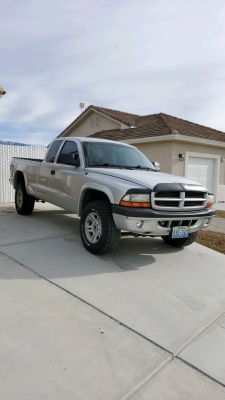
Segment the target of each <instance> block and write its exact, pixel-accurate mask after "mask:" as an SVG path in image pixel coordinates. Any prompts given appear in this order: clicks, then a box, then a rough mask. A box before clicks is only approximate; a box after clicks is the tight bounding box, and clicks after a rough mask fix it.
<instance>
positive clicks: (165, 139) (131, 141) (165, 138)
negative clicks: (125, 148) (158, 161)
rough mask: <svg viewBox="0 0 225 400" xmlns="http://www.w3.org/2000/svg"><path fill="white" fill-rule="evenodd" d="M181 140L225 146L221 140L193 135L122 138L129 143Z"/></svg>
mask: <svg viewBox="0 0 225 400" xmlns="http://www.w3.org/2000/svg"><path fill="white" fill-rule="evenodd" d="M172 140H174V141H180V142H189V143H196V144H197V143H199V144H205V145H210V146H214V147H224V148H225V142H220V141H216V140H210V139H203V138H195V137H191V136H186V135H180V134H179V135H177V134H173V135H163V136H153V137H150V138H146V137H145V138H139V139H138V138H137V139H128V140H120V141H121V142H124V143H129V144H138V143H148V142H163V141H172Z"/></svg>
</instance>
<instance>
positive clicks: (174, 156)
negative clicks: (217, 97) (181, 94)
mask: <svg viewBox="0 0 225 400" xmlns="http://www.w3.org/2000/svg"><path fill="white" fill-rule="evenodd" d="M60 136H92V137H96V138H105V139H112V140H118V141H122V142H126V143H130V144H132V145H134V146H136V147H138V148H139V149H140V150H141V151H142V152H143V153H145V154H146V155H147V157H149V158H150V159H151V160H152V161H158V162H159V163H160V165H161V171H163V172H169V173H173V174H176V175H180V176H185V177H188V178H190V179H194V180H196V181H198V182H200V183H201V184H202V185H204V186H206V187H207V188H208V189H209V190H211V191H213V193H214V194H215V196H216V201H218V202H219V201H225V133H224V132H220V131H217V130H215V129H211V128H208V127H205V126H202V125H198V124H195V123H192V122H188V121H185V120H182V119H180V118H176V117H172V116H170V115H166V114H163V113H160V114H152V115H145V116H139V115H135V114H129V113H125V112H121V111H116V110H111V109H107V108H103V107H97V106H92V105H91V106H89V107H88V108H87V109H86V110H84V111H83V113H82V114H80V115H79V116H78V118H76V119H75V120H74V121H73V122H72V123H71V124H70V125H69V126H68V127H67V128H66V129H65V130H64V131H63V132H62V133H61V134H60V135H59V137H60Z"/></svg>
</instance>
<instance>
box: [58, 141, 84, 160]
mask: <svg viewBox="0 0 225 400" xmlns="http://www.w3.org/2000/svg"><path fill="white" fill-rule="evenodd" d="M61 154H71V155H72V156H73V159H74V161H76V160H79V153H78V148H77V143H76V142H72V141H70V140H67V141H66V142H65V143H64V145H63V147H62V149H61V151H60V153H59V157H58V158H59V159H60V155H61ZM57 163H60V164H61V162H60V161H58V160H57Z"/></svg>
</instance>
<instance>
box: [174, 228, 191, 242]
mask: <svg viewBox="0 0 225 400" xmlns="http://www.w3.org/2000/svg"><path fill="white" fill-rule="evenodd" d="M188 234H189V228H188V226H174V227H173V229H172V232H171V237H172V238H173V239H177V238H186V237H188Z"/></svg>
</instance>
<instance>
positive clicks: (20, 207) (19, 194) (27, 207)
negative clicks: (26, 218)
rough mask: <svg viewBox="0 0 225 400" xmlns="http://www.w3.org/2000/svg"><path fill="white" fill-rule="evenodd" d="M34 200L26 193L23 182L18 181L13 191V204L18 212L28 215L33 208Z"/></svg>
mask: <svg viewBox="0 0 225 400" xmlns="http://www.w3.org/2000/svg"><path fill="white" fill-rule="evenodd" d="M34 202H35V199H34V197H32V196H30V195H29V194H28V193H27V191H26V188H25V185H24V183H22V182H19V183H18V184H17V186H16V192H15V206H16V211H17V212H18V214H20V215H30V214H31V213H32V211H33V209H34Z"/></svg>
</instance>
